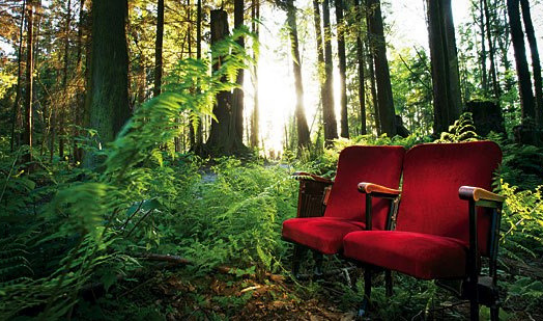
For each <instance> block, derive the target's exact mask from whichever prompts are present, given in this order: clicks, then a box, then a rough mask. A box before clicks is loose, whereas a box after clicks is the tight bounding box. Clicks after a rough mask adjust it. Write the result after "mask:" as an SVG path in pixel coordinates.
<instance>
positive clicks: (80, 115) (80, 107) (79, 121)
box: [73, 0, 87, 162]
mask: <svg viewBox="0 0 543 321" xmlns="http://www.w3.org/2000/svg"><path fill="white" fill-rule="evenodd" d="M84 8H85V0H80V2H79V21H78V26H77V45H76V50H77V52H76V73H75V77H80V79H81V82H78V83H83V84H85V83H86V79H87V75H86V74H85V73H83V30H84V29H85V28H86V27H87V26H86V23H85V21H86V19H85V10H84ZM76 97H77V101H76V105H75V108H74V110H73V113H74V115H73V119H74V124H75V125H76V126H83V119H84V118H85V116H84V113H85V106H84V104H85V91H84V90H82V89H81V87H80V86H78V88H77V96H76ZM76 128H77V127H76ZM79 134H80V133H79V130H77V129H75V132H74V135H75V136H79ZM73 159H74V161H75V162H80V161H81V160H82V159H83V151H82V150H81V148H79V147H78V145H77V140H75V139H74V142H73Z"/></svg>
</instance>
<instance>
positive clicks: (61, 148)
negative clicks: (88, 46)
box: [58, 0, 72, 160]
mask: <svg viewBox="0 0 543 321" xmlns="http://www.w3.org/2000/svg"><path fill="white" fill-rule="evenodd" d="M71 23H72V0H68V3H67V4H66V25H65V27H64V32H65V34H64V37H65V39H64V68H63V71H62V86H63V88H64V94H63V95H64V99H65V101H66V103H65V104H63V107H64V108H62V109H60V119H59V123H58V134H59V139H58V157H59V158H60V159H61V160H62V159H63V158H64V135H66V128H65V126H66V124H65V123H66V114H67V113H68V108H69V107H70V99H69V98H68V96H69V95H70V93H69V92H68V67H69V63H70V60H69V55H68V54H69V51H70V36H69V35H70V26H71Z"/></svg>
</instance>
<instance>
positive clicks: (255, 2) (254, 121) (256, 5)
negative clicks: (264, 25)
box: [251, 0, 260, 149]
mask: <svg viewBox="0 0 543 321" xmlns="http://www.w3.org/2000/svg"><path fill="white" fill-rule="evenodd" d="M258 20H260V0H252V4H251V21H252V22H251V29H252V32H253V34H254V35H255V37H256V41H258V37H259V25H258V23H257V21H258ZM253 59H254V62H255V63H254V70H253V75H254V78H253V87H254V97H253V102H254V107H253V114H252V115H251V148H253V149H255V148H258V146H259V136H260V132H259V117H260V116H259V105H258V104H259V102H258V52H257V51H255V52H254V53H253Z"/></svg>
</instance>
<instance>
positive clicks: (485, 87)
mask: <svg viewBox="0 0 543 321" xmlns="http://www.w3.org/2000/svg"><path fill="white" fill-rule="evenodd" d="M483 2H484V0H479V13H480V14H479V27H480V28H481V30H480V31H479V32H480V34H481V52H480V53H479V55H480V57H481V88H482V89H483V95H484V96H485V97H486V96H487V94H488V78H487V74H486V44H485V12H484V9H483V6H484V4H483Z"/></svg>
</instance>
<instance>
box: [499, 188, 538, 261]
mask: <svg viewBox="0 0 543 321" xmlns="http://www.w3.org/2000/svg"><path fill="white" fill-rule="evenodd" d="M542 191H543V185H541V186H539V187H537V188H536V189H535V190H524V191H519V189H518V187H515V186H510V185H509V184H508V183H504V182H503V181H502V184H501V191H500V194H502V195H504V196H505V197H507V199H506V201H505V206H504V214H503V222H502V228H503V229H504V233H503V235H502V238H503V241H504V251H505V253H506V254H507V255H508V256H510V257H513V258H515V259H517V260H520V261H522V258H521V256H520V253H525V254H528V255H530V256H532V257H537V256H540V255H541V254H542V253H543V248H541V242H542V241H543V196H542ZM519 251H520V252H519Z"/></svg>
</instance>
